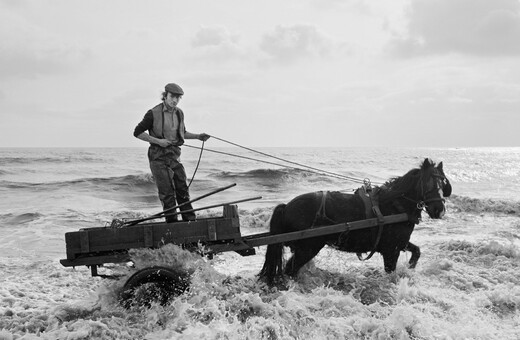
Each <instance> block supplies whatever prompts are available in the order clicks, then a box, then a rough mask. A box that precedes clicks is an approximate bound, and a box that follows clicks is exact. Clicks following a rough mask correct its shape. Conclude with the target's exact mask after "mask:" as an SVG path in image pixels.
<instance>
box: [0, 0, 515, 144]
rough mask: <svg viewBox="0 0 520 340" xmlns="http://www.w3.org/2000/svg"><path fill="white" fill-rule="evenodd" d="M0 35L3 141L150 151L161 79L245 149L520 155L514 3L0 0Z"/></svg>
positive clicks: (197, 122) (201, 122) (195, 117)
mask: <svg viewBox="0 0 520 340" xmlns="http://www.w3.org/2000/svg"><path fill="white" fill-rule="evenodd" d="M0 41H1V43H0V121H1V125H2V127H3V128H2V132H1V133H0V147H133V146H145V142H143V141H140V140H138V139H136V138H135V137H133V130H134V128H135V126H136V125H137V123H139V122H140V120H141V119H142V118H143V116H144V114H145V113H146V112H147V111H148V110H149V109H150V108H152V107H154V106H155V105H157V104H158V103H160V100H161V92H162V91H163V90H164V86H165V85H166V84H167V83H170V82H174V83H177V84H179V85H180V86H181V87H182V88H183V89H184V92H185V95H184V96H183V98H182V100H181V102H180V104H179V107H180V108H182V109H183V111H184V113H185V121H186V126H187V129H188V131H190V132H193V133H201V132H205V133H208V134H210V135H212V136H215V137H219V138H221V139H225V140H228V141H232V142H234V143H237V144H240V145H245V146H251V147H253V146H258V147H276V146H289V147H314V146H318V147H319V146H324V147H325V146H326V147H331V146H332V147H348V146H392V147H393V146H395V147H481V146H490V147H497V146H506V147H507V146H520V137H519V133H518V132H517V130H518V129H519V127H520V0H414V1H410V0H392V1H388V0H378V1H376V0H287V1H284V0H262V1H251V0H220V1H214V0H213V1H212V0H190V1H184V0H183V1H180V0H179V1H166V0H154V1H137V0H89V1H85V0H81V1H79V0H0ZM216 142H217V141H216V140H215V139H213V140H211V139H210V140H209V141H208V142H207V145H211V144H212V143H213V144H214V145H217V144H216Z"/></svg>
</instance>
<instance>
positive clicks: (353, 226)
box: [244, 214, 408, 247]
mask: <svg viewBox="0 0 520 340" xmlns="http://www.w3.org/2000/svg"><path fill="white" fill-rule="evenodd" d="M404 221H408V215H407V214H398V215H389V216H385V217H384V222H385V224H392V223H398V222H404ZM377 225H378V220H377V218H371V219H367V220H361V221H353V222H345V223H339V224H334V225H329V226H322V227H316V228H313V229H306V230H300V231H295V232H290V233H283V234H276V235H265V234H263V235H262V236H259V237H254V235H253V237H251V238H248V239H244V243H246V244H247V245H248V246H249V247H258V246H263V245H268V244H275V243H283V242H289V241H295V240H302V239H306V238H311V237H317V236H323V235H329V234H335V233H341V232H344V231H347V230H351V231H352V230H359V229H365V228H371V227H375V226H377Z"/></svg>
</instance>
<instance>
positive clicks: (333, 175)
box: [183, 136, 363, 183]
mask: <svg viewBox="0 0 520 340" xmlns="http://www.w3.org/2000/svg"><path fill="white" fill-rule="evenodd" d="M212 137H213V136H212ZM183 146H186V147H189V148H193V149H200V148H199V147H198V146H193V145H189V144H184V145H183ZM204 150H205V151H207V152H213V153H218V154H221V155H226V156H232V157H236V158H242V159H247V160H250V161H255V162H260V163H266V164H271V165H276V166H280V167H283V168H288V169H297V170H302V171H307V172H311V173H315V174H319V175H326V176H329V177H335V178H339V179H345V177H346V176H342V175H340V174H334V173H326V171H323V172H318V171H312V170H308V169H299V168H295V167H292V166H288V165H285V164H280V163H275V162H269V161H265V160H262V159H257V158H252V157H247V156H240V155H236V154H232V153H228V152H224V151H217V150H212V149H208V148H206V149H204ZM351 180H352V181H353V182H358V183H362V182H363V181H362V180H358V179H355V180H353V179H351Z"/></svg>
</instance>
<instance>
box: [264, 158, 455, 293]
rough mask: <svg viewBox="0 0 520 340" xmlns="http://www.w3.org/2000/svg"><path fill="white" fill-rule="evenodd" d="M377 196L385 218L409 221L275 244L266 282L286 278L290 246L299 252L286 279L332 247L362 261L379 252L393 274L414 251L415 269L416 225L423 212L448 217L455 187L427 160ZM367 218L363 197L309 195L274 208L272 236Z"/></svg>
mask: <svg viewBox="0 0 520 340" xmlns="http://www.w3.org/2000/svg"><path fill="white" fill-rule="evenodd" d="M377 191H378V204H379V209H380V211H381V213H382V215H385V216H386V215H391V214H400V213H406V214H408V217H409V218H408V221H404V222H399V223H395V224H385V225H384V226H379V227H373V228H365V229H359V230H352V231H347V232H344V233H339V234H338V233H336V234H331V235H324V236H319V237H313V238H307V239H302V240H296V241H291V242H287V243H286V244H281V243H279V244H272V245H269V246H268V247H267V252H266V254H265V263H264V266H263V268H262V270H261V272H260V274H259V275H260V277H261V278H262V279H264V280H266V281H267V282H268V283H272V282H273V281H274V280H276V279H277V278H279V277H280V276H282V274H283V270H282V269H283V268H282V266H283V247H284V245H287V246H290V247H291V250H292V252H293V255H292V257H291V258H290V259H289V260H288V262H287V264H286V266H285V274H287V275H289V276H291V277H294V276H296V274H297V273H298V270H300V268H301V267H302V266H303V265H305V264H306V263H307V262H309V261H310V260H311V259H312V258H313V257H314V256H316V255H317V254H318V252H319V251H320V250H321V249H322V248H323V247H324V246H325V245H326V244H327V245H330V246H332V247H334V248H337V249H339V250H343V251H347V252H354V253H357V254H358V256H359V255H360V254H361V253H366V252H370V251H372V254H373V252H374V251H375V252H379V253H380V254H381V255H382V256H383V261H384V266H385V271H386V272H393V271H394V270H395V268H396V265H397V259H398V258H399V253H400V252H401V251H406V250H408V251H410V252H411V253H412V257H411V259H410V262H409V265H410V267H411V268H413V267H415V265H416V264H417V261H418V260H419V256H420V250H419V247H417V246H416V245H414V244H412V243H410V242H409V240H410V235H411V234H412V232H413V229H414V226H415V225H416V224H418V223H419V220H420V218H421V212H422V210H423V209H425V210H426V212H427V213H428V215H429V216H430V217H431V218H436V219H439V218H442V216H443V215H444V213H445V211H446V209H445V206H444V198H443V197H448V196H450V195H451V185H450V183H449V181H448V179H447V178H446V176H445V174H444V171H443V169H442V162H441V163H439V165H437V166H435V163H433V162H432V161H431V160H430V159H428V158H427V159H425V160H424V162H423V163H422V165H421V166H420V168H418V169H412V170H410V171H409V172H408V173H406V174H405V175H404V176H401V177H396V178H392V179H390V180H389V181H387V182H386V183H385V184H384V185H383V186H381V187H379V188H378V190H377ZM324 195H325V196H324ZM369 217H370V216H369ZM366 218H367V212H366V208H365V204H364V200H363V198H362V197H361V196H360V195H358V194H344V193H340V192H325V193H324V192H316V193H307V194H303V195H300V196H298V197H296V198H294V199H293V200H292V201H290V202H289V203H287V204H280V205H278V206H277V207H276V208H275V209H274V211H273V216H272V217H271V222H270V232H271V234H272V235H276V234H281V233H287V232H293V231H300V230H305V229H310V228H314V227H318V226H324V225H332V224H338V223H344V222H350V221H356V220H363V219H366ZM379 228H382V229H380V230H379Z"/></svg>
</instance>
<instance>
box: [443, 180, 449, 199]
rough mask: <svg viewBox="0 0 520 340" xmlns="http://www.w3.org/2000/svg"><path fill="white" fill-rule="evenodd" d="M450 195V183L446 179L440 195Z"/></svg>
mask: <svg viewBox="0 0 520 340" xmlns="http://www.w3.org/2000/svg"><path fill="white" fill-rule="evenodd" d="M450 195H451V183H450V181H448V179H446V184H444V187H443V188H442V196H444V197H450Z"/></svg>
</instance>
